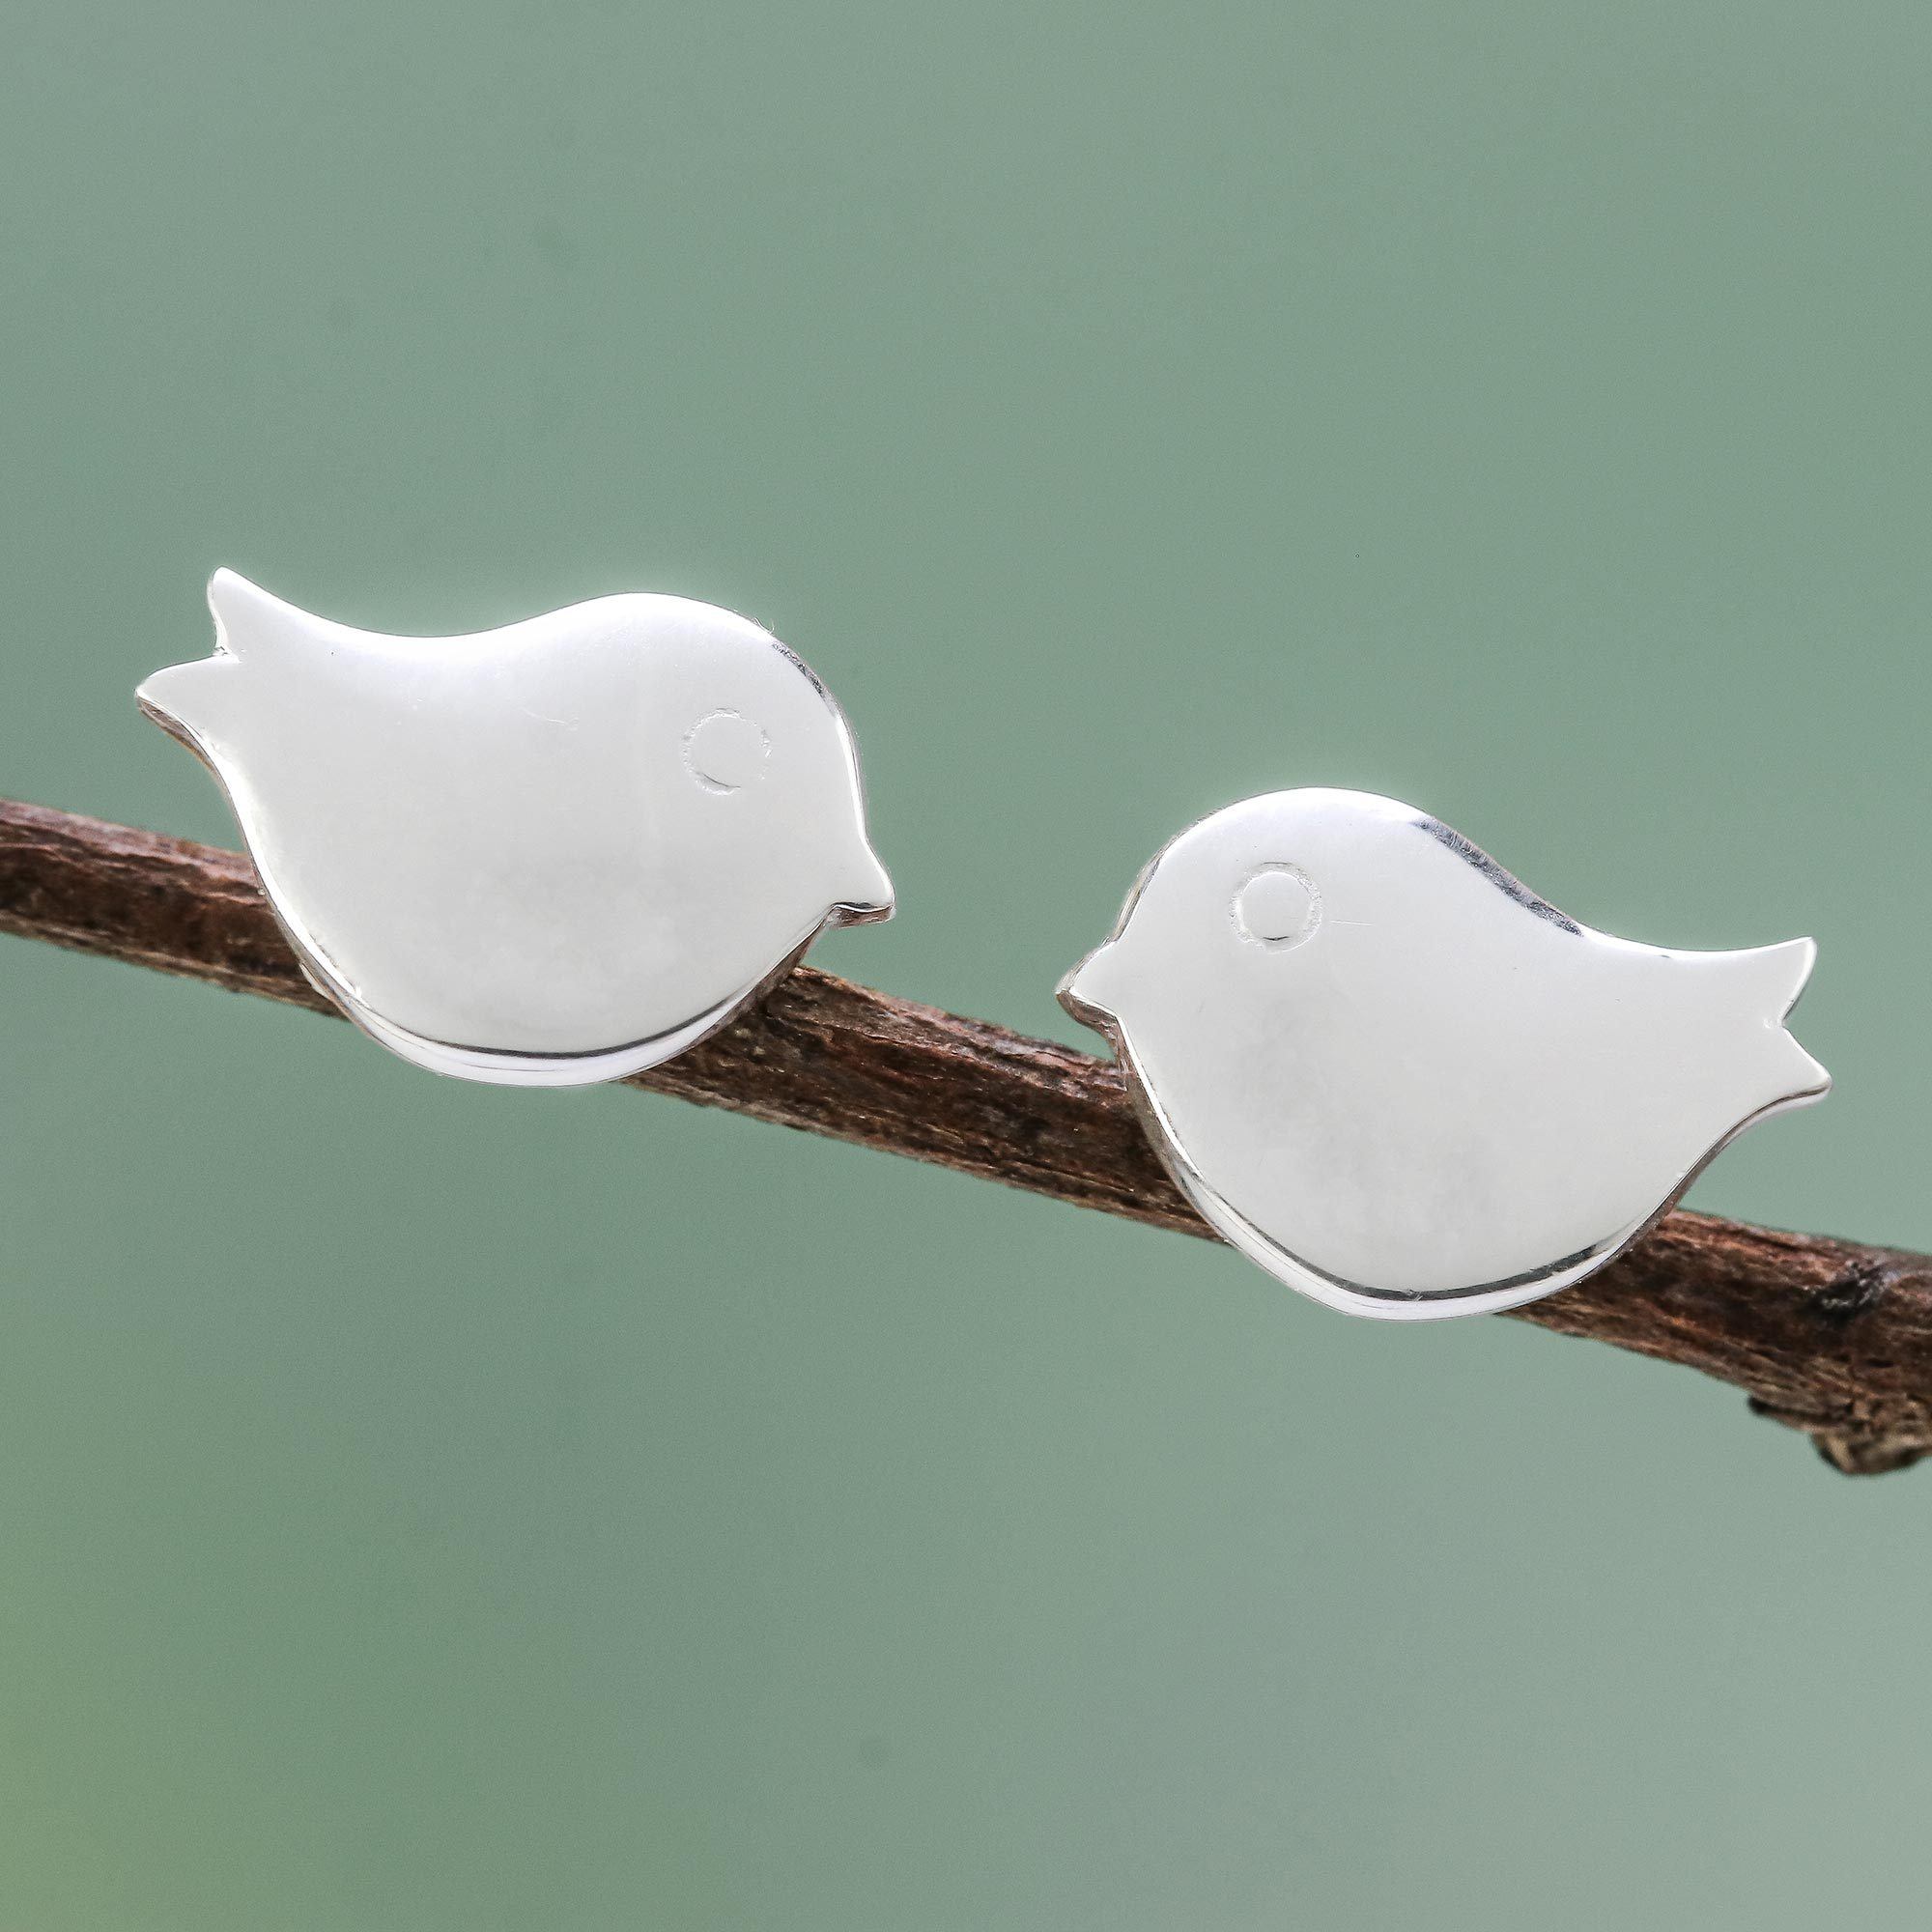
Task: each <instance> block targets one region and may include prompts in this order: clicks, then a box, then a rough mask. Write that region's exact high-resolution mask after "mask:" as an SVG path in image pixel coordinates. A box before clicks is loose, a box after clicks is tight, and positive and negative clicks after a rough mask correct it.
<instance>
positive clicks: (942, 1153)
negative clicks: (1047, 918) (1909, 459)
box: [0, 801, 1932, 1474]
mask: <svg viewBox="0 0 1932 1932" xmlns="http://www.w3.org/2000/svg"><path fill="white" fill-rule="evenodd" d="M0 931H6V932H13V933H17V934H20V935H22V936H24V937H26V938H30V939H44V940H49V941H51V942H53V943H54V944H55V945H58V946H67V947H71V948H74V949H76V950H77V951H80V952H96V953H100V954H103V955H105V956H106V957H109V958H113V959H123V960H127V961H129V962H130V963H132V964H134V965H138V966H150V967H153V968H155V969H156V971H158V972H163V973H175V974H181V975H184V976H185V977H187V978H190V979H196V980H208V981H209V982H210V983H212V984H213V985H217V986H224V987H226V988H228V989H229V990H230V991H231V992H239V993H254V994H258V995H260V996H261V997H263V998H265V999H271V1000H281V1001H284V1002H286V1003H287V1004H289V1005H291V1006H298V1007H306V1008H308V1009H310V1010H311V1011H315V1012H322V1013H333V1012H334V1011H335V1009H334V1008H333V1007H332V1006H331V1005H330V1004H329V1003H328V1001H327V1000H326V999H324V998H323V996H322V995H321V994H319V993H318V992H316V991H315V989H314V988H313V987H312V986H311V985H310V984H309V982H308V981H307V980H306V979H304V978H303V977H302V972H301V969H300V967H299V966H298V964H297V961H296V957H295V954H294V952H292V951H291V950H290V947H289V945H288V942H287V941H286V940H285V939H284V937H283V935H282V932H281V929H280V927H279V926H278V925H277V924H276V923H275V919H274V916H273V914H272V913H271V912H270V910H269V906H268V903H267V901H266V900H265V899H264V897H263V896H262V893H261V889H260V887H259V886H258V885H257V883H256V880H255V874H254V870H253V867H251V866H250V865H249V863H248V861H247V860H246V859H245V858H244V857H243V856H242V855H241V854H240V853H236V852H225V851H221V850H219V849H217V848H215V847H213V846H208V845H196V844H191V843H188V842H187V841H185V840H183V839H178V838H163V837H160V836H159V835H157V834H155V833H151V832H138V831H135V830H133V829H131V828H130V827H128V826H122V825H110V824H105V823H103V822H101V821H99V820H98V819H92V818H83V817H79V816H76V815H74V814H72V813H69V812H62V811H52V810H46V809H45V808H43V807H40V806H32V805H17V804H12V803H9V802H6V801H0ZM628 1084H630V1085H632V1086H636V1087H642V1088H648V1089H650V1090H652V1091H654V1092H657V1093H662V1094H676V1095H677V1096H678V1097H679V1098H681V1099H686V1100H695V1101H697V1102H699V1103H700V1104H702V1105H705V1106H712V1107H728V1108H731V1109H733V1110H734V1111H736V1112H738V1113H742V1114H751V1115H753V1116H755V1117H756V1118H757V1119H759V1120H763V1121H771V1122H776V1123H778V1124H779V1125H781V1126H788V1127H802V1128H804V1129H806V1130H807V1131H808V1132H810V1133H817V1134H828V1135H831V1136H833V1137H834V1138H836V1139H838V1140H846V1141H856V1142H858V1143H859V1144H860V1145H862V1146H865V1147H873V1148H880V1149H883V1150H885V1151H888V1152H891V1153H900V1154H907V1155H910V1156H911V1157H912V1158H913V1159H915V1160H926V1161H932V1162H935V1163H937V1164H938V1165H940V1166H942V1167H952V1168H957V1169H959V1170H960V1171H961V1172H962V1173H966V1174H975V1175H979V1176H980V1177H981V1178H982V1179H987V1180H998V1181H1003V1182H1005V1183H1006V1184H1007V1185H1008V1186H1010V1187H1025V1188H1031V1189H1032V1190H1034V1191H1035V1192H1036V1193H1040V1194H1049V1195H1052V1196H1053V1197H1055V1198H1056V1199H1057V1200H1061V1201H1069V1202H1072V1203H1074V1204H1075V1205H1076V1206H1079V1207H1083V1208H1101V1209H1103V1210H1104V1211H1106V1212H1107V1213H1111V1214H1122V1215H1125V1216H1127V1217H1128V1218H1129V1219H1132V1220H1137V1221H1147V1222H1151V1223H1152V1224H1153V1225H1154V1226H1156V1227H1162V1228H1170V1229H1174V1230H1176V1231H1178V1232H1179V1233H1182V1234H1188V1235H1197V1236H1206V1237H1208V1238H1210V1239H1211V1238H1212V1236H1211V1235H1210V1234H1209V1231H1208V1228H1207V1227H1206V1225H1205V1224H1204V1223H1203V1222H1202V1221H1201V1220H1200V1219H1199V1218H1198V1217H1197V1216H1196V1215H1195V1213H1194V1212H1193V1210H1192V1209H1191V1208H1189V1207H1188V1206H1187V1205H1186V1203H1185V1202H1184V1201H1183V1200H1182V1199H1181V1197H1180V1196H1179V1193H1178V1192H1177V1191H1176V1189H1175V1187H1174V1184H1173V1182H1172V1181H1171V1180H1170V1179H1168V1178H1167V1175H1166V1174H1165V1172H1164V1171H1163V1170H1162V1168H1161V1166H1160V1164H1159V1162H1158V1161H1157V1160H1156V1159H1155V1157H1154V1154H1153V1151H1152V1150H1151V1148H1150V1146H1149V1144H1148V1142H1147V1140H1146V1138H1145V1136H1144V1135H1143V1134H1142V1132H1141V1130H1140V1126H1139V1124H1138V1122H1136V1120H1135V1118H1134V1115H1133V1112H1132V1110H1131V1108H1130V1107H1129V1105H1128V1103H1127V1099H1126V1094H1125V1092H1124V1090H1123V1088H1122V1081H1121V1076H1120V1073H1119V1071H1118V1069H1117V1068H1116V1067H1115V1066H1113V1065H1111V1064H1110V1063H1108V1062H1105V1061H1101V1060H1096V1059H1094V1058H1093V1057H1092V1056H1091V1055H1088V1054H1083V1053H1077V1052H1075V1051H1073V1050H1072V1049H1071V1048H1068V1047H1065V1046H1059V1045H1056V1044H1054V1043H1052V1042H1050V1041H1047V1040H1039V1039H1029V1038H1027V1037H1025V1036H1023V1035H1020V1034H1014V1033H1009V1032H1008V1031H1007V1030H1006V1029H1005V1028H1003V1027H996V1026H991V1025H988V1024H987V1023H986V1022H984V1021H982V1020H973V1019H962V1018H960V1017H959V1016H957V1015H956V1014H952V1013H946V1012H941V1011H939V1010H938V1009H935V1008H931V1007H922V1006H916V1005H914V1004H913V1003H912V1002H910V1001H907V1000H897V999H893V998H890V997H888V996H887V995H886V994H883V993H875V992H871V991H868V990H867V988H866V987H863V986H855V985H852V984H850V983H849V982H847V981H845V980H838V979H835V978H834V977H833V976H832V975H830V974H827V973H820V972H817V971H815V970H813V969H812V968H811V967H809V966H803V967H800V968H799V969H798V970H797V971H796V972H794V973H793V974H791V975H790V977H789V978H787V979H786V980H783V981H781V983H780V984H779V985H778V987H777V988H775V989H774V991H773V992H772V993H771V994H770V995H769V996H768V997H767V998H766V1000H765V1001H764V1003H763V1005H762V1006H761V1007H760V1008H759V1009H757V1010H756V1011H754V1012H753V1013H751V1014H748V1015H747V1016H746V1017H745V1018H743V1019H741V1020H739V1021H737V1022H736V1023H735V1024H734V1025H732V1026H730V1027H728V1028H726V1029H725V1031H724V1032H723V1033H721V1034H719V1035H717V1036H716V1037H713V1038H712V1039H710V1040H707V1041H706V1042H705V1043H704V1044H702V1045H701V1046H698V1047H696V1048H694V1049H693V1050H692V1051H690V1052H689V1053H686V1054H683V1055H681V1056H680V1057H679V1058H678V1059H676V1060H674V1061H672V1062H670V1063H669V1064H668V1065H664V1066H660V1067H657V1068H655V1069H654V1070H652V1071H651V1072H649V1073H644V1074H639V1076H637V1077H636V1078H635V1079H634V1080H632V1081H631V1082H630V1083H628ZM1512 1319H1515V1320H1519V1321H1532V1322H1535V1323H1536V1324H1537V1325H1538V1326H1539V1327H1544V1328H1553V1329H1555V1330H1556V1331H1558V1332H1559V1333H1561V1334H1565V1335H1581V1336H1590V1337H1594V1338H1595V1339H1596V1340H1598V1341H1602V1342H1610V1343H1614V1344H1615V1345H1616V1346H1617V1347H1618V1348H1622V1349H1630V1350H1634V1351H1635V1352H1637V1353H1639V1354H1644V1355H1653V1356H1655V1357H1657V1359H1659V1360H1660V1361H1667V1362H1682V1363H1684V1364H1686V1365H1687V1366H1689V1367H1690V1368H1695V1369H1701V1370H1702V1371H1703V1372H1704V1373H1705V1374H1706V1375H1709V1376H1715V1377H1716V1378H1719V1380H1721V1381H1727V1382H1731V1383H1734V1384H1735V1385H1736V1386H1737V1387H1739V1388H1741V1389H1743V1390H1744V1391H1745V1392H1746V1393H1747V1395H1748V1396H1749V1398H1750V1402H1751V1406H1752V1407H1753V1408H1754V1409H1756V1410H1757V1412H1758V1413H1759V1414H1762V1415H1768V1416H1771V1417H1774V1418H1775V1419H1776V1420H1777V1421H1779V1422H1783V1423H1786V1424H1788V1425H1790V1426H1791V1427H1792V1428H1794V1429H1799V1430H1803V1431H1804V1432H1805V1433H1806V1434H1808V1435H1810V1436H1811V1438H1812V1440H1813V1441H1814V1442H1815V1443H1816V1444H1817V1446H1818V1449H1819V1451H1820V1453H1821V1454H1823V1455H1824V1456H1825V1458H1826V1459H1827V1460H1828V1461H1829V1462H1831V1463H1833V1465H1834V1466H1835V1467H1837V1468H1839V1469H1842V1470H1844V1471H1845V1472H1846V1473H1848V1474H1874V1473H1879V1472H1882V1471H1885V1470H1889V1469H1899V1468H1904V1467H1905V1466H1907V1465H1908V1464H1909V1463H1914V1462H1916V1461H1918V1458H1919V1457H1921V1456H1924V1455H1927V1454H1928V1453H1932V1257H1927V1256H1924V1255H1917V1254H1909V1253H1904V1252H1900V1251H1898V1250H1894V1249H1889V1248H1873V1247H1866V1246H1863V1245H1861V1244H1859V1243H1855V1242H1850V1241H1840V1240H1833V1239H1828V1238H1826V1237H1824V1236H1814V1235H1787V1234H1780V1233H1778V1232H1776V1231H1775V1230H1773V1229H1768V1228H1754V1227H1749V1226H1747V1225H1745V1224H1744V1223H1742V1222H1736V1221H1724V1220H1719V1219H1717V1218H1715V1217H1713V1216H1711V1215H1708V1214H1692V1213H1687V1212H1684V1211H1681V1210H1680V1211H1678V1212H1676V1213H1672V1214H1670V1215H1668V1216H1667V1217H1666V1218H1665V1219H1664V1220H1663V1221H1662V1223H1661V1224H1660V1225H1659V1226H1658V1227H1657V1228H1656V1229H1655V1230H1654V1231H1653V1232H1652V1233H1651V1234H1650V1235H1649V1236H1646V1237H1645V1238H1644V1239H1643V1240H1642V1241H1641V1242H1639V1243H1638V1244H1637V1245H1636V1246H1635V1247H1634V1248H1633V1249H1632V1250H1631V1251H1630V1252H1629V1253H1628V1254H1627V1255H1625V1256H1624V1257H1623V1258H1622V1259H1620V1260H1619V1261H1617V1262H1616V1263H1615V1264H1612V1265H1611V1266H1609V1267H1607V1268H1605V1269H1604V1270H1603V1271H1602V1272H1601V1273H1599V1274H1596V1275H1593V1276H1592V1277H1591V1278H1590V1279H1589V1280H1588V1281H1585V1282H1583V1283H1580V1284H1579V1285H1578V1286H1577V1287H1575V1288H1572V1289H1568V1290H1566V1291H1564V1292H1563V1293H1560V1294H1555V1295H1551V1296H1550V1297H1549V1298H1548V1300H1545V1301H1540V1302H1537V1303H1534V1304H1533V1305H1532V1306H1530V1307H1528V1308H1522V1309H1518V1310H1516V1311H1515V1313H1514V1316H1513V1318H1512Z"/></svg>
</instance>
